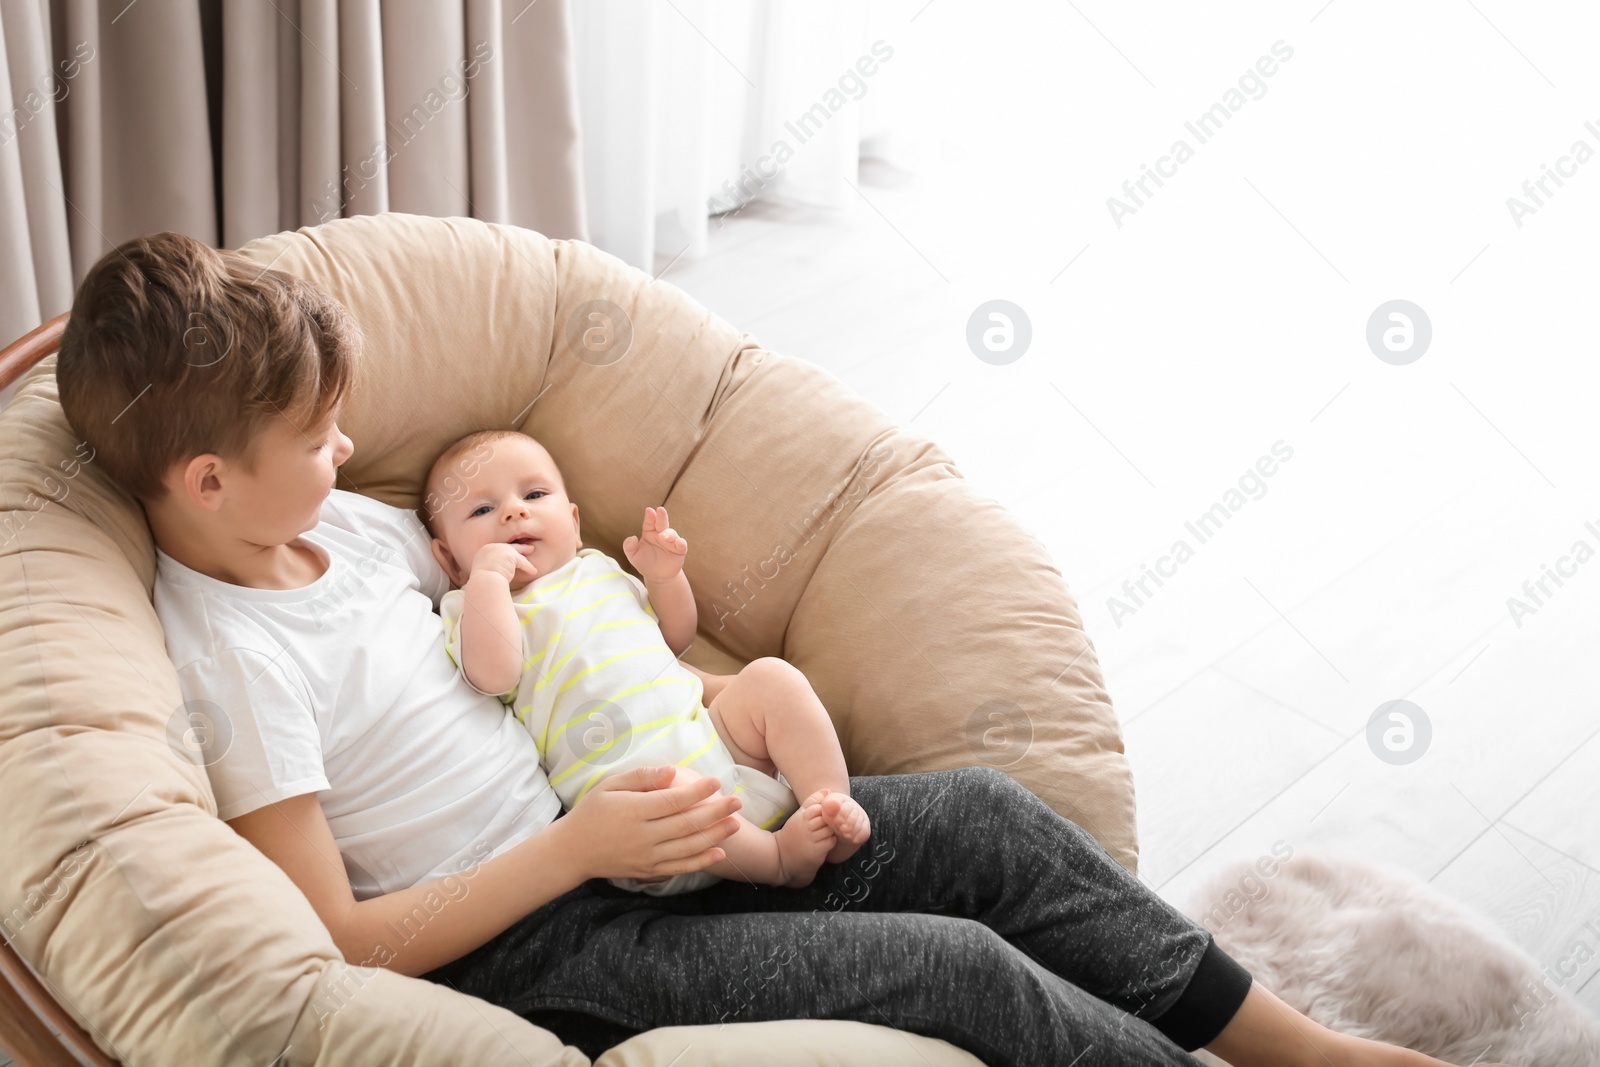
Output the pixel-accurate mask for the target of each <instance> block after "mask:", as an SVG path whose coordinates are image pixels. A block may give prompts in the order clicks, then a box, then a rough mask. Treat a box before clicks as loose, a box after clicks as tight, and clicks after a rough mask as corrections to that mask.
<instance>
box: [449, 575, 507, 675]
mask: <svg viewBox="0 0 1600 1067" xmlns="http://www.w3.org/2000/svg"><path fill="white" fill-rule="evenodd" d="M461 591H462V594H463V601H462V605H461V638H460V640H461V673H462V674H464V675H466V676H467V681H468V682H471V683H472V685H473V687H474V688H476V689H477V690H478V691H479V692H481V693H490V694H494V695H498V694H500V693H504V692H506V691H507V690H509V689H512V688H514V687H515V686H516V684H517V683H518V681H520V680H521V678H522V624H521V623H520V622H519V621H518V619H517V609H516V608H515V607H514V606H513V605H512V603H511V583H510V582H508V581H507V580H506V578H505V575H503V574H499V573H496V572H495V571H490V570H478V571H473V572H472V574H471V575H469V576H468V578H467V584H466V585H464V586H462V587H461Z"/></svg>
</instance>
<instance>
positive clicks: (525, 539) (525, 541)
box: [506, 534, 539, 545]
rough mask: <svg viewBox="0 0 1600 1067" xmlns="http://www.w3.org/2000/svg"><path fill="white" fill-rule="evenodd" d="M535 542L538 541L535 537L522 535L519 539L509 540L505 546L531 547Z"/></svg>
mask: <svg viewBox="0 0 1600 1067" xmlns="http://www.w3.org/2000/svg"><path fill="white" fill-rule="evenodd" d="M537 540H539V539H538V538H537V537H530V536H529V535H528V534H523V535H522V536H521V537H513V538H512V539H511V540H509V541H507V542H506V544H508V545H531V544H533V543H534V542H535V541H537Z"/></svg>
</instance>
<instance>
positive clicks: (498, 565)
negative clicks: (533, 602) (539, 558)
mask: <svg viewBox="0 0 1600 1067" xmlns="http://www.w3.org/2000/svg"><path fill="white" fill-rule="evenodd" d="M531 551H533V546H532V545H508V544H502V543H499V542H490V543H489V544H487V545H484V546H483V547H482V548H480V549H478V551H477V553H476V554H475V555H474V556H473V557H472V573H473V574H477V573H478V572H479V571H488V572H489V573H491V574H498V575H500V577H502V578H504V579H505V580H506V582H507V583H508V584H510V585H516V584H517V583H518V579H519V577H520V579H521V581H522V582H523V584H526V583H527V582H531V581H533V580H534V579H535V578H537V577H538V576H539V568H537V567H535V566H534V565H533V563H532V562H531V561H530V560H529V559H528V557H527V555H526V553H528V552H531Z"/></svg>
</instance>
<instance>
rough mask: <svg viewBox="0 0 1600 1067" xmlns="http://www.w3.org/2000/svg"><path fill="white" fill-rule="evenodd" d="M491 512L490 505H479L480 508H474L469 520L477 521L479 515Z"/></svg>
mask: <svg viewBox="0 0 1600 1067" xmlns="http://www.w3.org/2000/svg"><path fill="white" fill-rule="evenodd" d="M489 510H490V509H489V505H488V504H480V505H479V506H477V507H475V508H473V509H472V514H471V515H468V516H467V518H469V519H475V518H477V517H478V516H479V515H483V514H485V513H486V512H488V511H489Z"/></svg>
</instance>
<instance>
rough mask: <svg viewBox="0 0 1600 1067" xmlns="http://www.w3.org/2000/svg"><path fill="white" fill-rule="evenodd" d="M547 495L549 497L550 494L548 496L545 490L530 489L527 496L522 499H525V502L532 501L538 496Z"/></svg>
mask: <svg viewBox="0 0 1600 1067" xmlns="http://www.w3.org/2000/svg"><path fill="white" fill-rule="evenodd" d="M547 495H549V494H547V493H546V492H545V491H544V490H543V489H530V490H529V491H528V492H527V493H526V494H524V495H523V497H522V499H524V500H532V499H533V498H534V497H536V496H547Z"/></svg>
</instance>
